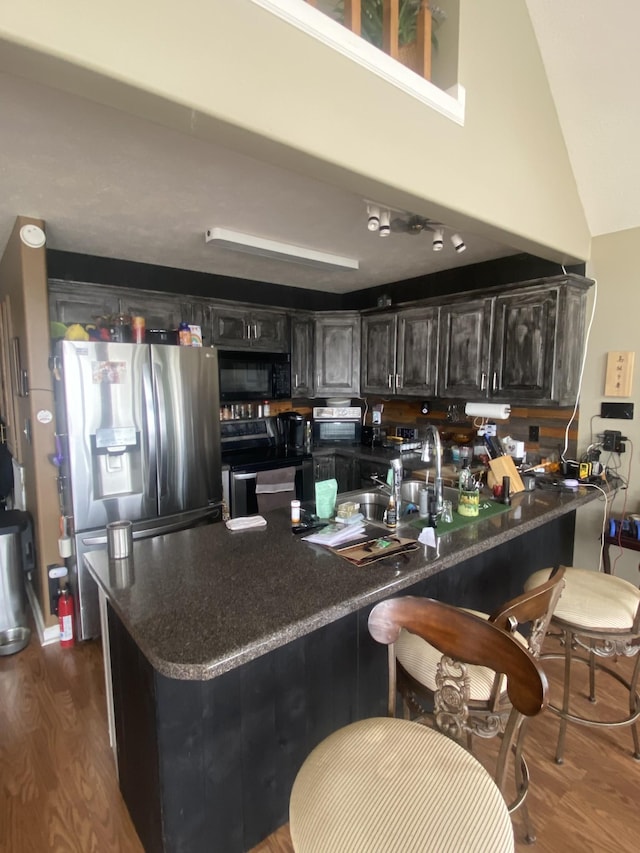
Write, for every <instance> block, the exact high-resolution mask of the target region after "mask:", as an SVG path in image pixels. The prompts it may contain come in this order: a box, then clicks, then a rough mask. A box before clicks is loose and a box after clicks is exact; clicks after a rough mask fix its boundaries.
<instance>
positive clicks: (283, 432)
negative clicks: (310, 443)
mask: <svg viewBox="0 0 640 853" xmlns="http://www.w3.org/2000/svg"><path fill="white" fill-rule="evenodd" d="M277 421H278V435H279V436H280V444H282V445H283V446H284V447H285V448H287V449H291V450H293V449H295V448H298V447H304V425H305V418H304V415H301V414H300V413H299V412H281V413H280V414H279V415H278V416H277Z"/></svg>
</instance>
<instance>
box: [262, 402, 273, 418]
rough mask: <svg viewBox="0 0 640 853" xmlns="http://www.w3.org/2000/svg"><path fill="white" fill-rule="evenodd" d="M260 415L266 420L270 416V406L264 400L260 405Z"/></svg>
mask: <svg viewBox="0 0 640 853" xmlns="http://www.w3.org/2000/svg"><path fill="white" fill-rule="evenodd" d="M262 414H263V415H264V417H265V418H268V417H269V416H270V415H271V406H270V405H269V401H268V400H265V401H264V403H263V404H262Z"/></svg>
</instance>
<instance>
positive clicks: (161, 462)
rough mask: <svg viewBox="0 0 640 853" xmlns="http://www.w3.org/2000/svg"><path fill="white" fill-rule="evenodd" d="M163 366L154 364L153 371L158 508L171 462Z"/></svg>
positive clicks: (165, 488) (165, 490)
mask: <svg viewBox="0 0 640 853" xmlns="http://www.w3.org/2000/svg"><path fill="white" fill-rule="evenodd" d="M162 367H163V365H161V364H159V363H158V362H155V363H154V371H153V390H154V391H155V395H156V421H155V423H156V427H157V430H158V456H157V458H158V467H159V469H160V473H159V477H158V506H160V501H161V500H162V498H163V496H164V495H166V494H167V491H168V485H167V479H168V474H167V469H168V464H169V461H168V459H167V414H166V412H167V410H166V401H165V397H164V384H163V377H162V376H160V375H159V373H160V371H161V370H162Z"/></svg>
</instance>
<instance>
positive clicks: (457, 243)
mask: <svg viewBox="0 0 640 853" xmlns="http://www.w3.org/2000/svg"><path fill="white" fill-rule="evenodd" d="M451 244H452V246H453V248H454V249H455V250H456V252H458V254H460V252H464V250H465V249H466V248H467V244H466V243H465V242H464V240H463V239H462V237H461V236H460V235H459V234H452V235H451Z"/></svg>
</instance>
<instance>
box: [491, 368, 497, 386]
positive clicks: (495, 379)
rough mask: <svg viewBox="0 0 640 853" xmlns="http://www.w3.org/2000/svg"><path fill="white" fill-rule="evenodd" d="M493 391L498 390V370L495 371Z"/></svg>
mask: <svg viewBox="0 0 640 853" xmlns="http://www.w3.org/2000/svg"><path fill="white" fill-rule="evenodd" d="M492 390H493V391H497V390H498V372H497V371H496V370H494V371H493V387H492Z"/></svg>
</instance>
